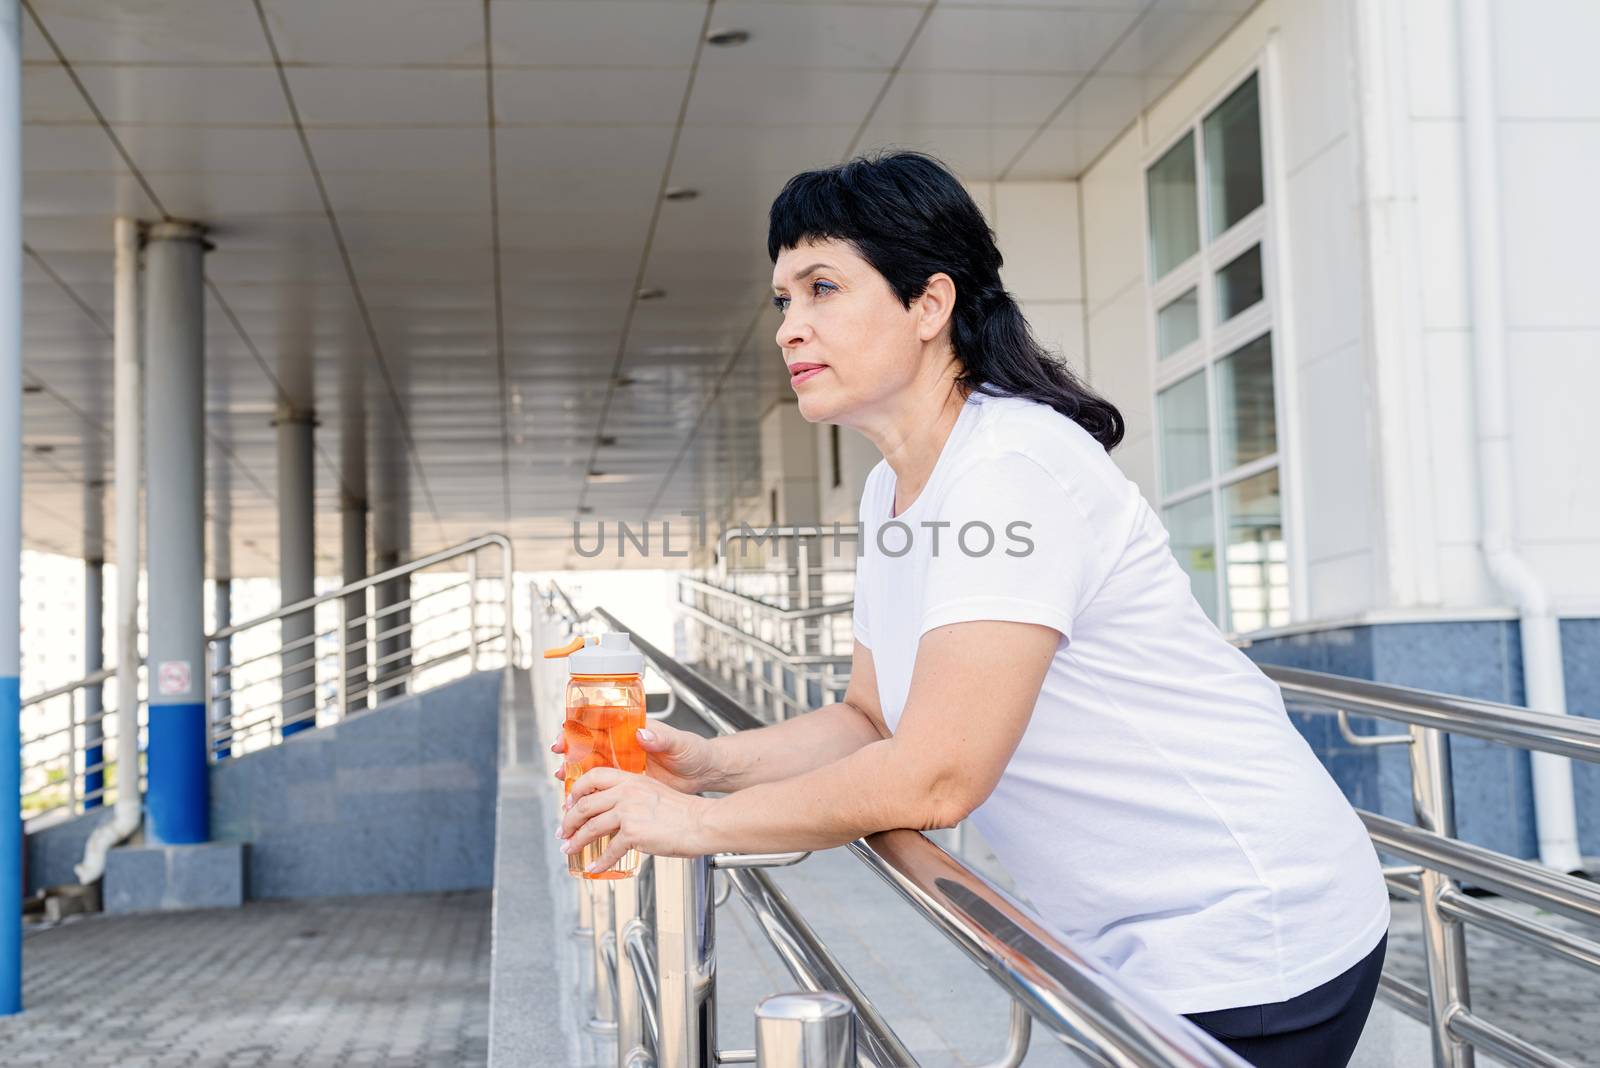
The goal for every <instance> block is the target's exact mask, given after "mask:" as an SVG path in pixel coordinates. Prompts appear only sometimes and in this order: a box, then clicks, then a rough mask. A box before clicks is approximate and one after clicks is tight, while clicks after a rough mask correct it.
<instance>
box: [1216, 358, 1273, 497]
mask: <svg viewBox="0 0 1600 1068" xmlns="http://www.w3.org/2000/svg"><path fill="white" fill-rule="evenodd" d="M1277 448H1278V420H1277V409H1276V407H1275V406H1274V404H1273V397H1272V335H1271V334H1262V335H1261V336H1260V337H1258V338H1256V339H1255V340H1254V341H1251V342H1248V343H1247V344H1245V345H1243V346H1241V347H1240V348H1237V349H1234V350H1233V352H1231V353H1229V354H1228V355H1227V356H1224V357H1223V358H1222V359H1221V360H1219V361H1217V458H1218V461H1217V462H1218V465H1219V467H1220V468H1221V470H1222V471H1224V472H1227V471H1229V470H1232V469H1233V468H1235V467H1238V466H1239V465H1240V464H1247V463H1249V462H1250V461H1251V460H1254V459H1257V458H1259V457H1262V456H1267V455H1270V454H1271V453H1273V452H1275V451H1277Z"/></svg>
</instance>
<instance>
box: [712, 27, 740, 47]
mask: <svg viewBox="0 0 1600 1068" xmlns="http://www.w3.org/2000/svg"><path fill="white" fill-rule="evenodd" d="M748 40H750V31H749V30H712V31H711V32H710V33H708V34H706V44H709V45H716V46H717V47H719V48H732V47H733V46H734V45H742V44H744V43H745V42H746V41H748Z"/></svg>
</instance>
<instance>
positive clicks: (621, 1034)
mask: <svg viewBox="0 0 1600 1068" xmlns="http://www.w3.org/2000/svg"><path fill="white" fill-rule="evenodd" d="M604 885H606V886H608V887H609V889H610V892H611V924H612V926H611V930H612V935H613V937H614V939H615V945H616V961H617V1005H616V1012H617V1068H632V1066H636V1065H638V1063H639V1057H640V1055H641V1054H643V1055H644V1056H646V1057H648V1056H649V1052H650V1051H649V1047H648V1046H647V1045H646V1043H645V1027H644V1004H643V998H642V997H641V996H640V993H639V977H638V976H637V975H635V974H634V966H633V958H632V957H631V956H630V955H629V954H628V951H627V947H628V930H629V928H630V927H633V926H637V925H638V923H639V886H638V879H637V878H633V879H617V880H614V881H612V882H610V883H607V884H604Z"/></svg>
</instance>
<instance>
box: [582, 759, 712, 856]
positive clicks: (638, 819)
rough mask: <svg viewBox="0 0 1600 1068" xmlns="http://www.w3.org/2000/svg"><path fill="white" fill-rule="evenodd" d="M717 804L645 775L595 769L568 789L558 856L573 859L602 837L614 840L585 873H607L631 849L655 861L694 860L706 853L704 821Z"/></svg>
mask: <svg viewBox="0 0 1600 1068" xmlns="http://www.w3.org/2000/svg"><path fill="white" fill-rule="evenodd" d="M714 804H716V802H715V801H712V800H710V799H709V798H704V797H697V796H695V795H694V794H689V793H681V792H679V791H677V790H674V789H673V788H672V787H670V786H667V785H665V784H664V783H662V782H659V781H657V780H655V779H651V778H648V777H646V776H644V775H635V774H633V773H631V772H626V771H619V770H618V769H616V768H593V769H591V770H589V771H586V772H584V773H583V774H582V775H581V776H579V777H578V779H577V781H575V782H574V783H573V784H572V790H571V792H570V793H569V794H568V796H567V803H566V812H565V814H564V815H563V816H562V817H561V827H560V829H559V830H557V831H556V837H557V838H562V839H565V841H564V842H562V844H561V852H563V853H575V852H577V851H578V850H580V849H582V848H583V847H584V846H585V845H588V844H589V843H590V842H592V841H594V840H595V839H596V838H599V837H601V836H602V835H607V834H610V835H615V837H614V838H612V840H611V844H610V845H609V846H607V847H606V850H605V852H604V853H601V854H600V856H599V857H597V858H596V859H595V860H594V862H593V863H591V864H590V865H589V867H588V868H587V869H586V870H588V871H591V872H595V871H605V870H606V869H607V868H609V867H611V866H612V865H614V864H615V863H616V862H617V861H619V860H621V859H622V857H623V854H625V853H627V851H628V850H630V849H638V850H640V851H642V852H645V853H649V854H650V855H651V856H657V857H697V856H700V855H702V854H703V853H705V852H706V851H707V850H706V848H705V843H704V840H703V819H704V816H705V812H706V809H707V808H709V807H710V806H711V805H714Z"/></svg>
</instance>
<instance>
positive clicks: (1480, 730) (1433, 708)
mask: <svg viewBox="0 0 1600 1068" xmlns="http://www.w3.org/2000/svg"><path fill="white" fill-rule="evenodd" d="M1260 667H1261V671H1262V673H1263V674H1265V675H1266V676H1267V678H1269V679H1271V680H1272V681H1273V682H1276V683H1277V684H1278V686H1279V688H1280V689H1281V690H1282V691H1283V696H1284V699H1285V700H1286V701H1293V702H1296V703H1299V704H1303V705H1311V706H1315V707H1318V708H1321V709H1326V710H1328V711H1330V712H1336V711H1337V710H1339V709H1344V710H1345V711H1346V712H1354V713H1357V714H1359V715H1365V716H1376V717H1378V718H1380V719H1387V720H1393V721H1395V722H1397V723H1406V724H1410V725H1411V726H1414V727H1429V728H1432V729H1434V730H1441V731H1445V732H1447V733H1450V734H1465V735H1470V736H1471V737H1473V738H1482V739H1484V740H1485V741H1490V742H1499V743H1500V744H1502V745H1510V746H1515V747H1517V748H1519V749H1537V750H1539V751H1540V752H1545V753H1557V754H1560V755H1561V756H1568V757H1576V758H1577V759H1579V760H1588V761H1595V762H1600V721H1597V720H1591V719H1585V718H1584V717H1582V716H1562V715H1552V714H1550V713H1548V712H1533V711H1530V710H1528V709H1526V708H1519V707H1517V706H1516V705H1503V704H1497V703H1495V702H1493V701H1479V700H1475V699H1473V698H1470V697H1456V696H1453V695H1451V694H1443V693H1434V692H1433V691H1431V690H1415V689H1411V688H1410V687H1406V686H1394V685H1391V684H1389V683H1382V682H1368V681H1366V680H1365V679H1352V678H1346V677H1345V676H1343V675H1328V674H1324V673H1322V672H1319V671H1304V670H1302V669H1300V668H1288V667H1279V666H1278V665H1276V664H1262V665H1260Z"/></svg>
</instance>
